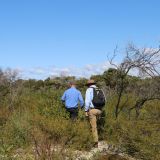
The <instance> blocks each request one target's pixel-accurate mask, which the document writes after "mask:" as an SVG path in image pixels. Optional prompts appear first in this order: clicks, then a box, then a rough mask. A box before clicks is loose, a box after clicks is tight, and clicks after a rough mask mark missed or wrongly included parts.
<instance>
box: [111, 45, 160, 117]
mask: <svg viewBox="0 0 160 160" xmlns="http://www.w3.org/2000/svg"><path fill="white" fill-rule="evenodd" d="M116 54H117V48H116V49H115V50H114V54H113V57H112V58H110V59H109V62H110V64H111V65H113V66H114V67H115V68H116V69H117V88H116V93H117V96H118V98H117V102H116V105H115V116H116V118H117V117H118V115H119V113H120V103H121V99H122V96H123V93H124V91H125V89H126V85H125V84H126V78H127V76H128V74H129V73H130V72H131V71H132V70H133V69H136V70H137V71H138V72H139V76H141V77H146V76H149V77H155V76H159V75H160V48H158V49H154V48H143V49H142V48H137V47H135V46H134V45H133V44H129V45H128V46H127V48H126V51H125V57H124V59H123V61H122V62H121V63H120V64H119V65H117V64H116V63H114V62H113V60H114V58H115V56H116Z"/></svg>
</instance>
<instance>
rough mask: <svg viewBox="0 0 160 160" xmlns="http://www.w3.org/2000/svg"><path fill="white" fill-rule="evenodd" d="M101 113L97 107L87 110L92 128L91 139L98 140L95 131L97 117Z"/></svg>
mask: <svg viewBox="0 0 160 160" xmlns="http://www.w3.org/2000/svg"><path fill="white" fill-rule="evenodd" d="M101 113H102V111H101V110H99V109H90V110H89V121H90V124H91V128H92V134H93V140H94V142H98V131H97V118H98V117H99V116H100V114H101Z"/></svg>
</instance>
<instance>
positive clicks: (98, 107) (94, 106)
mask: <svg viewBox="0 0 160 160" xmlns="http://www.w3.org/2000/svg"><path fill="white" fill-rule="evenodd" d="M86 85H87V86H88V89H87V90H86V95H85V113H86V116H89V121H90V124H91V128H92V134H93V140H94V147H95V148H98V131H97V118H98V116H100V115H101V113H102V108H103V106H104V105H105V96H104V93H103V92H102V90H101V89H99V88H98V87H97V86H96V83H95V81H94V80H92V79H91V80H88V82H87V84H86Z"/></svg>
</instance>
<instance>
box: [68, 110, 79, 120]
mask: <svg viewBox="0 0 160 160" xmlns="http://www.w3.org/2000/svg"><path fill="white" fill-rule="evenodd" d="M66 110H67V112H68V113H69V116H70V118H71V120H76V119H77V117H78V108H66Z"/></svg>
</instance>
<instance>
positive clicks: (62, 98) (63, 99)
mask: <svg viewBox="0 0 160 160" xmlns="http://www.w3.org/2000/svg"><path fill="white" fill-rule="evenodd" d="M65 100H66V92H64V94H63V96H62V97H61V101H62V102H65Z"/></svg>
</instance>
